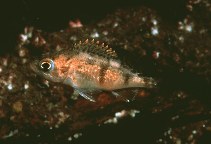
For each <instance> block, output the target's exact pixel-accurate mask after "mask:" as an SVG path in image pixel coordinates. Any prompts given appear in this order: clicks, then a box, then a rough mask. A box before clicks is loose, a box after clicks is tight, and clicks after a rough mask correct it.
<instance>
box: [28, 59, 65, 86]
mask: <svg viewBox="0 0 211 144" xmlns="http://www.w3.org/2000/svg"><path fill="white" fill-rule="evenodd" d="M30 67H31V69H32V70H33V71H34V72H35V73H36V74H38V75H40V76H42V77H44V78H45V79H47V80H49V81H53V82H62V81H64V79H65V77H62V76H61V75H59V73H58V70H57V66H56V64H55V62H54V60H53V59H51V58H43V59H41V60H35V61H33V62H32V63H31V64H30Z"/></svg>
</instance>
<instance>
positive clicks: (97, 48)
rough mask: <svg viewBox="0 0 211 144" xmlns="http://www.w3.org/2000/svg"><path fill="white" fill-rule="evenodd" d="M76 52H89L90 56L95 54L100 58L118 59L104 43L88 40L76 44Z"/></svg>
mask: <svg viewBox="0 0 211 144" xmlns="http://www.w3.org/2000/svg"><path fill="white" fill-rule="evenodd" d="M74 50H75V51H77V52H87V53H89V54H95V55H98V56H102V57H105V58H117V54H116V52H115V51H114V50H113V49H112V48H109V47H108V45H106V46H105V44H104V43H101V44H100V42H99V41H96V42H95V40H94V39H93V40H91V41H90V40H88V39H86V40H85V41H84V42H81V41H79V43H76V44H74Z"/></svg>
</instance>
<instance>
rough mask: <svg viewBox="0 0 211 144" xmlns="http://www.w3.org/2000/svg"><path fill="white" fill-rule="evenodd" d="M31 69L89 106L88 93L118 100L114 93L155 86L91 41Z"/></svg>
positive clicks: (112, 52)
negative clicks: (70, 89) (62, 85)
mask: <svg viewBox="0 0 211 144" xmlns="http://www.w3.org/2000/svg"><path fill="white" fill-rule="evenodd" d="M31 68H32V70H33V71H34V72H35V73H36V74H38V75H40V76H42V77H43V78H45V79H47V80H49V81H52V82H58V83H63V84H66V85H69V86H71V87H73V88H74V90H75V91H76V92H77V93H78V94H79V95H81V96H82V97H84V98H85V99H88V100H90V101H92V102H95V101H96V100H95V99H94V97H93V96H92V95H90V94H89V93H90V92H91V93H93V92H97V91H100V92H102V91H107V92H111V94H112V95H114V96H120V95H119V94H118V92H116V91H117V90H121V89H126V88H153V87H155V86H156V85H157V83H156V81H155V80H154V79H153V78H152V77H143V76H140V75H139V73H135V72H133V69H131V68H130V67H129V66H127V65H126V64H124V63H122V62H121V60H120V59H119V57H118V54H117V53H116V51H115V50H113V49H112V48H110V47H109V46H108V45H105V44H104V43H100V42H99V41H95V40H94V39H93V40H88V39H87V40H85V41H83V42H82V41H79V42H78V43H75V44H74V45H73V46H72V47H71V48H70V49H65V50H61V51H59V52H55V54H52V55H50V56H47V57H43V58H42V59H41V60H35V61H33V62H32V63H31ZM126 101H129V100H126Z"/></svg>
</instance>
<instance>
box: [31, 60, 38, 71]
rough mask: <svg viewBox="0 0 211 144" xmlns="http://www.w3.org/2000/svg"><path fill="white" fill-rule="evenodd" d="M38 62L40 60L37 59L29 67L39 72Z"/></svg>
mask: <svg viewBox="0 0 211 144" xmlns="http://www.w3.org/2000/svg"><path fill="white" fill-rule="evenodd" d="M37 64H38V61H37V60H36V61H34V62H32V63H30V65H29V67H30V68H31V69H32V70H33V71H34V72H38V68H37Z"/></svg>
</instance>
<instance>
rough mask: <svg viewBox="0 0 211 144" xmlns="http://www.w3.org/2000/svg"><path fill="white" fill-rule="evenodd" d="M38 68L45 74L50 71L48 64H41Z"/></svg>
mask: <svg viewBox="0 0 211 144" xmlns="http://www.w3.org/2000/svg"><path fill="white" fill-rule="evenodd" d="M40 67H41V69H42V70H43V71H44V72H47V71H49V70H50V69H51V64H50V63H49V62H42V63H41V65H40Z"/></svg>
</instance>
